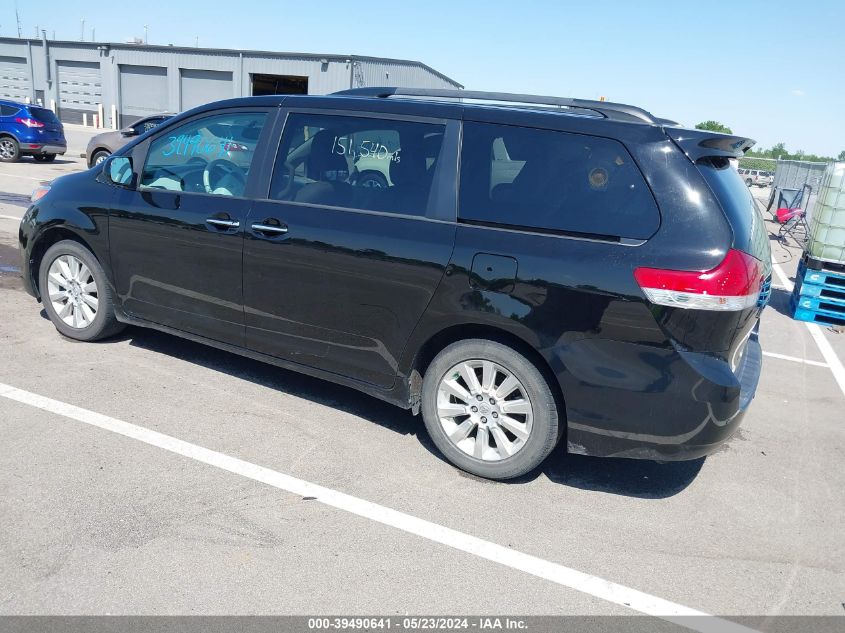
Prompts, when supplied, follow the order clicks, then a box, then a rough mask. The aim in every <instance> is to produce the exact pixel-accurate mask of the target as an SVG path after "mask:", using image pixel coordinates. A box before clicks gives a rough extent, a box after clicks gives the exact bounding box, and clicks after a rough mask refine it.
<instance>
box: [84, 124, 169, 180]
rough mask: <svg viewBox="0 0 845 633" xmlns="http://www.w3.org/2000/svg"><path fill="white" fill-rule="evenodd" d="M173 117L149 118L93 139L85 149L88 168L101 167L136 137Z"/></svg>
mask: <svg viewBox="0 0 845 633" xmlns="http://www.w3.org/2000/svg"><path fill="white" fill-rule="evenodd" d="M172 116H173V115H172V114H156V115H153V116H148V117H146V118H144V119H140V120H139V121H135V123H133V124H132V125H128V126H126V127H125V128H123V129H122V130H111V131H109V132H103V133H102V134H97V135H96V136H93V137H91V140H90V141H88V147H87V148H86V149H85V156H86V158H87V159H88V166H89V167H93V166H94V165H99V164H100V163H102V162H103V161H104V160H105V159H107V158H108V157H109V156H111V155H112V154H113V153H114V152H116V151H117V150H119V149H120V148H121V147H123V146H124V145H126V144H127V143H128V142H129V141H131V140H133V139H134V138H135V137H136V136H140V135H141V134H143V133H144V132H149V131H150V130H152V129H153V128H155V127H157V126H159V125H161V124H162V123H164V122H165V121H167V119H169V118H170V117H172Z"/></svg>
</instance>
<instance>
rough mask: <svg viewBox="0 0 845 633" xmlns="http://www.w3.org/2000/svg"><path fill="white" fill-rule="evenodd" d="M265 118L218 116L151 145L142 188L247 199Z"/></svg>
mask: <svg viewBox="0 0 845 633" xmlns="http://www.w3.org/2000/svg"><path fill="white" fill-rule="evenodd" d="M266 116H267V115H266V114H265V113H263V112H254V113H233V114H216V115H213V116H208V117H204V118H202V119H197V120H194V121H190V122H189V123H185V124H183V125H180V126H178V127H175V128H171V129H169V130H166V131H165V133H164V134H162V135H161V136H159V137H158V138H156V139H154V140H153V141H152V142H151V143H150V149H149V151H148V152H147V159H146V162H145V163H144V169H143V171H142V172H141V179H140V188H142V189H166V190H168V191H180V192H193V193H208V194H212V195H219V196H243V195H244V192H245V190H246V182H247V177H248V175H249V170H250V167H251V165H252V161H253V159H254V157H255V149H256V146H257V145H258V139H259V137H260V136H261V130H262V128H263V127H264V121H265V119H266Z"/></svg>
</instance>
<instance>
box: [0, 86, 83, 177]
mask: <svg viewBox="0 0 845 633" xmlns="http://www.w3.org/2000/svg"><path fill="white" fill-rule="evenodd" d="M66 151H67V141H66V140H65V131H64V128H63V127H62V124H61V121H59V118H58V117H57V116H56V114H55V113H54V112H53V111H52V110H48V109H47V108H41V107H38V106H35V105H31V104H27V103H17V102H16V101H5V100H0V162H4V163H14V162H17V161H18V160H20V157H21V156H32V157H33V158H34V159H35V160H37V161H41V162H50V161H52V160H55V158H56V155H57V154H64V153H65V152H66Z"/></svg>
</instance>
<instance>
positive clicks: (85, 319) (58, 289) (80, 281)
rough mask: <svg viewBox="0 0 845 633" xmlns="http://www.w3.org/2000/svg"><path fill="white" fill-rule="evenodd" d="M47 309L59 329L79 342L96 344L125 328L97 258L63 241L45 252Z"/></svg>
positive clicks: (43, 271) (43, 282)
mask: <svg viewBox="0 0 845 633" xmlns="http://www.w3.org/2000/svg"><path fill="white" fill-rule="evenodd" d="M38 277H39V286H38V287H39V288H40V290H41V300H42V301H43V303H44V309H45V310H46V311H47V315H48V316H49V317H50V320H51V321H52V322H53V325H54V326H55V327H56V329H57V330H58V331H59V332H61V333H62V334H64V335H65V336H67V337H68V338H72V339H76V340H78V341H96V340H98V339H101V338H106V337H108V336H111V335H113V334H116V333H117V332H119V331H120V330H121V329H123V324H122V323H120V322H119V321H118V320H117V318H116V317H115V314H114V304H113V303H112V298H111V290H110V288H109V285H108V281H107V280H106V275H105V273H104V272H103V268H102V267H101V266H100V263H99V262H98V261H97V258H96V257H94V255H93V254H92V253H91V252H90V251H89V250H88V249H86V248H85V247H84V246H82V245H81V244H79V243H77V242H74V241H71V240H63V241H61V242H57V243H56V244H53V246H51V247H50V248H48V249H47V252H46V253H44V257H43V258H42V260H41V269H40V271H39V276H38Z"/></svg>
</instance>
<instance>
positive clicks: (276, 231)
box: [252, 223, 288, 235]
mask: <svg viewBox="0 0 845 633" xmlns="http://www.w3.org/2000/svg"><path fill="white" fill-rule="evenodd" d="M252 230H253V231H255V232H256V233H269V234H271V235H282V234H284V233H287V232H288V227H286V226H274V225H272V224H260V223H259V224H253V225H252Z"/></svg>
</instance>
